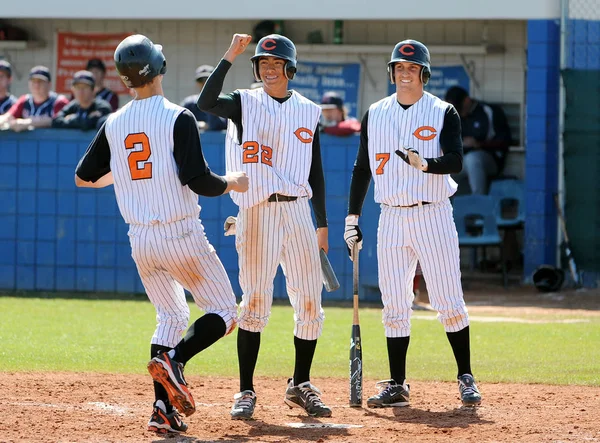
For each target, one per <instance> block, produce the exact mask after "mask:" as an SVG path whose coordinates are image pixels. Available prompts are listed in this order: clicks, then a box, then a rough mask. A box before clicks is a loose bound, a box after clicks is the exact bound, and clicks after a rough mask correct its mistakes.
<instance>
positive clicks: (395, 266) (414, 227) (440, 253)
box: [377, 200, 469, 337]
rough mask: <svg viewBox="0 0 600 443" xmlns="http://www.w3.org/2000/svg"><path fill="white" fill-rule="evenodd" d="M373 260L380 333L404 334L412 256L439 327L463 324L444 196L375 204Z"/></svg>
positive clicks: (453, 236)
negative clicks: (404, 204)
mask: <svg viewBox="0 0 600 443" xmlns="http://www.w3.org/2000/svg"><path fill="white" fill-rule="evenodd" d="M377 259H378V273H379V288H380V290H381V297H382V302H383V306H384V307H383V324H384V325H385V335H386V337H407V336H409V335H410V326H411V325H410V316H411V312H412V310H411V306H412V302H413V299H414V295H413V292H412V287H413V278H414V275H415V269H416V267H417V261H419V262H420V264H421V268H422V270H423V277H424V278H425V281H427V289H428V294H429V300H430V302H431V306H432V307H433V308H434V309H435V310H437V311H438V319H439V320H440V322H441V323H442V325H444V329H445V330H446V331H447V332H456V331H460V330H461V329H463V328H465V327H467V326H468V325H469V316H468V312H467V308H466V306H465V301H464V299H463V291H462V285H461V279H460V251H459V247H458V234H457V232H456V225H455V224H454V218H453V216H452V206H451V204H450V201H449V200H444V201H442V202H437V203H431V204H428V205H423V206H421V207H419V206H416V207H413V208H399V207H391V206H387V205H381V216H380V218H379V228H378V231H377Z"/></svg>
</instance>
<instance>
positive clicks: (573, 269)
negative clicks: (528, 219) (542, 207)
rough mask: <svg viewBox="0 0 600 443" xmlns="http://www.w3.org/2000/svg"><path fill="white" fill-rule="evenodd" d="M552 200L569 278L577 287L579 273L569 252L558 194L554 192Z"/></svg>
mask: <svg viewBox="0 0 600 443" xmlns="http://www.w3.org/2000/svg"><path fill="white" fill-rule="evenodd" d="M554 202H555V203H556V210H557V211H558V219H559V221H560V229H561V230H562V233H563V236H564V238H565V240H564V241H565V255H566V256H567V261H568V263H569V271H571V278H573V282H574V283H575V287H579V286H580V284H581V282H580V281H579V273H578V272H577V265H576V264H575V258H574V257H573V252H571V244H570V243H569V236H568V234H567V225H566V224H565V218H564V215H563V212H562V209H561V207H560V202H559V201H558V194H554Z"/></svg>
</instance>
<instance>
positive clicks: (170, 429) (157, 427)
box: [148, 400, 188, 434]
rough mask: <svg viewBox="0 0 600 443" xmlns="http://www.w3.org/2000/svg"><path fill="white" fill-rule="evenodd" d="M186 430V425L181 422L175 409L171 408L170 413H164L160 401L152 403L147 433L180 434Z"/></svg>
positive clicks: (163, 405) (164, 407) (164, 409)
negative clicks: (152, 408)
mask: <svg viewBox="0 0 600 443" xmlns="http://www.w3.org/2000/svg"><path fill="white" fill-rule="evenodd" d="M187 430H188V425H186V424H185V423H184V422H183V419H182V418H181V415H180V414H179V411H177V409H175V408H173V411H172V412H171V413H167V412H166V406H165V404H164V402H163V401H162V400H157V401H155V402H154V410H153V411H152V416H151V417H150V421H148V431H150V432H156V433H157V434H168V433H175V434H180V433H182V432H186V431H187Z"/></svg>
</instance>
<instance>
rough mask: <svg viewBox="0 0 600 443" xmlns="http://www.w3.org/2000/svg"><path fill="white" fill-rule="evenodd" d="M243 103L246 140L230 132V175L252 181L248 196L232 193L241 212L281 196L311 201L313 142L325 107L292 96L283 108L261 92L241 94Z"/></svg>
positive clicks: (230, 129)
mask: <svg viewBox="0 0 600 443" xmlns="http://www.w3.org/2000/svg"><path fill="white" fill-rule="evenodd" d="M238 92H239V94H240V98H241V102H242V128H243V133H242V140H241V144H239V141H240V140H239V137H238V131H237V128H236V126H235V125H234V124H233V123H232V122H231V121H229V124H228V127H227V136H226V141H225V146H226V166H227V171H244V172H246V173H247V174H248V177H249V178H250V187H249V189H248V192H246V193H243V194H240V193H238V192H231V193H230V195H231V198H232V199H233V201H234V202H235V203H236V204H237V205H238V206H239V207H240V208H250V207H252V206H255V205H257V204H259V203H260V202H262V201H264V200H266V199H267V198H268V197H269V195H271V194H274V193H278V194H283V195H292V196H298V197H308V198H310V197H312V189H311V188H310V186H309V184H308V175H309V173H310V166H311V163H312V141H313V134H314V131H315V130H317V124H318V122H319V118H320V116H321V108H320V107H319V106H317V105H316V104H315V103H313V102H311V101H310V100H308V99H307V98H305V97H303V96H302V95H300V94H298V93H297V92H296V91H292V96H291V97H290V98H289V99H288V100H286V101H285V102H283V103H279V102H278V101H277V100H275V99H273V98H272V97H270V96H269V95H268V94H267V93H266V92H264V90H263V88H259V89H253V90H250V89H241V90H238Z"/></svg>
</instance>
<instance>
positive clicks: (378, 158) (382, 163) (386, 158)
mask: <svg viewBox="0 0 600 443" xmlns="http://www.w3.org/2000/svg"><path fill="white" fill-rule="evenodd" d="M389 159H390V154H389V153H381V154H375V160H376V161H378V162H380V163H379V166H377V170H376V171H375V174H377V175H381V174H383V168H384V167H385V164H386V163H387V162H388V161H389Z"/></svg>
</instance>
